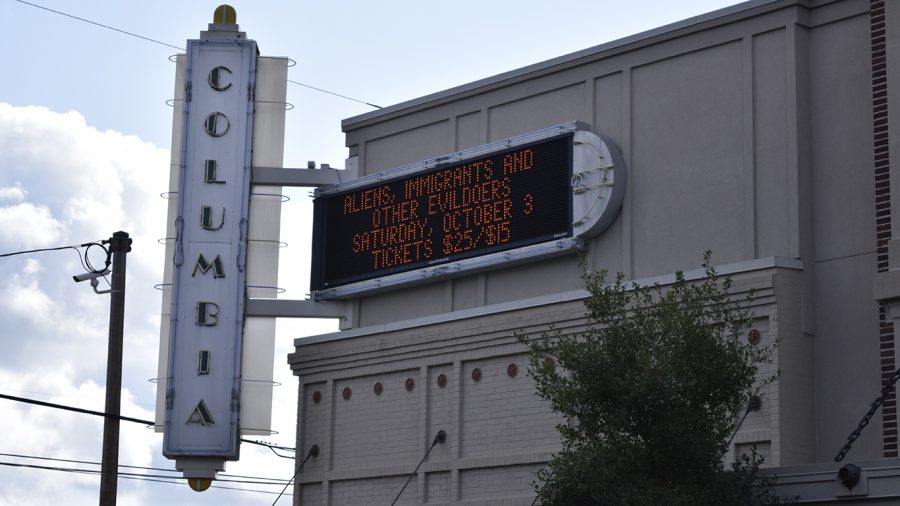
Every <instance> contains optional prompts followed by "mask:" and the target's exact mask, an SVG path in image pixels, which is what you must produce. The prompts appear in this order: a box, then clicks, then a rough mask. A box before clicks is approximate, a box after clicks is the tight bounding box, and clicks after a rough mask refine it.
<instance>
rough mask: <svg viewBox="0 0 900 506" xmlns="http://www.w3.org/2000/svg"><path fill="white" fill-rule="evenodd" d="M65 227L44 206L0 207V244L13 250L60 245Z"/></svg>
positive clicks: (25, 203) (24, 204)
mask: <svg viewBox="0 0 900 506" xmlns="http://www.w3.org/2000/svg"><path fill="white" fill-rule="evenodd" d="M65 235H66V227H65V226H64V225H63V224H62V223H60V222H59V221H57V220H56V219H55V218H54V217H53V215H52V214H51V212H50V208H48V207H47V206H45V205H39V204H38V205H36V204H32V203H30V202H21V203H19V204H16V205H13V206H5V207H0V244H3V245H9V246H12V247H14V248H24V249H28V248H44V247H47V246H56V245H58V244H60V243H61V242H62V240H63V238H64V237H65Z"/></svg>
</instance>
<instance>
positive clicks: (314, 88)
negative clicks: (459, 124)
mask: <svg viewBox="0 0 900 506" xmlns="http://www.w3.org/2000/svg"><path fill="white" fill-rule="evenodd" d="M15 1H16V2H19V3H20V4H24V5H28V6H30V7H34V8H36V9H42V10H45V11H47V12H52V13H53V14H58V15H60V16H65V17H67V18H71V19H75V20H78V21H81V22H83V23H88V24H91V25H94V26H99V27H100V28H106V29H107V30H112V31H114V32H118V33H121V34H123V35H128V36H129V37H135V38H138V39H142V40H145V41H147V42H152V43H154V44H159V45H161V46H166V47H170V48H172V49H177V50H178V51H184V50H185V49H184V48H183V47H178V46H175V45H172V44H169V43H167V42H163V41H161V40H156V39H154V38H151V37H146V36H144V35H138V34H136V33H134V32H129V31H128V30H122V29H121V28H116V27H114V26H109V25H104V24H103V23H98V22H96V21H91V20H90V19H85V18H82V17H78V16H75V15H74V14H69V13H67V12H62V11H58V10H55V9H51V8H49V7H44V6H43V5H38V4H35V3H31V2H26V1H25V0H15ZM288 82H289V83H293V84H297V85H299V86H303V87H305V88H309V89H312V90H316V91H319V92H322V93H327V94H329V95H334V96H336V97H340V98H343V99H346V100H352V101H353V102H358V103H360V104H365V105H368V106H369V107H374V108H376V109H381V108H382V107H381V106H380V105H375V104H372V103H369V102H366V101H365V100H359V99H356V98H353V97H348V96H347V95H341V94H340V93H335V92H333V91H328V90H325V89H322V88H317V87H315V86H312V85H309V84H304V83H301V82H298V81H292V80H290V79H288Z"/></svg>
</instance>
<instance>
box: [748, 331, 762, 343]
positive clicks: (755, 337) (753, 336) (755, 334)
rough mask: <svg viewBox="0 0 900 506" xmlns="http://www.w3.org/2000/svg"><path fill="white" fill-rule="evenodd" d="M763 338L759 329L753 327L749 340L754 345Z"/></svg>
mask: <svg viewBox="0 0 900 506" xmlns="http://www.w3.org/2000/svg"><path fill="white" fill-rule="evenodd" d="M761 340H762V337H761V336H760V335H759V331H758V330H756V329H751V330H750V333H749V334H747V342H749V343H750V344H752V345H757V344H759V342H760V341H761Z"/></svg>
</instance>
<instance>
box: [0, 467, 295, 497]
mask: <svg viewBox="0 0 900 506" xmlns="http://www.w3.org/2000/svg"><path fill="white" fill-rule="evenodd" d="M97 465H99V464H97ZM0 466H7V467H19V468H26V469H37V470H43V471H60V472H66V473H73V474H89V475H95V476H96V475H99V474H100V471H99V470H93V469H81V468H71V467H60V466H41V465H37V464H22V463H17V462H0ZM119 477H121V478H124V479H129V480H138V481H151V482H157V483H170V484H173V485H181V484H182V481H181V479H180V478H176V477H173V476H162V475H153V474H139V473H119ZM266 479H268V478H266ZM217 481H224V482H229V483H247V484H251V485H252V484H257V485H281V483H265V482H253V481H240V480H217ZM282 481H283V480H282ZM210 488H218V489H224V490H237V491H241V492H254V493H260V494H270V495H275V494H276V492H274V491H271V490H257V489H250V488H239V487H224V486H219V485H212V486H211V487H210ZM288 495H291V494H288Z"/></svg>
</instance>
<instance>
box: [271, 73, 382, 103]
mask: <svg viewBox="0 0 900 506" xmlns="http://www.w3.org/2000/svg"><path fill="white" fill-rule="evenodd" d="M287 82H289V83H293V84H298V85H300V86H304V87H306V88H310V89H313V90H316V91H321V92H322V93H328V94H329V95H334V96H336V97H341V98H346V99H347V100H352V101H354V102H359V103H360V104H365V105H367V106H369V107H374V108H376V109H382V107H381V106H380V105H375V104H370V103H369V102H366V101H364V100H359V99H356V98H353V97H348V96H347V95H341V94H340V93H335V92H333V91H328V90H323V89H322V88H316V87H315V86H310V85H308V84H303V83H301V82H297V81H292V80H290V79H288V80H287Z"/></svg>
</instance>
